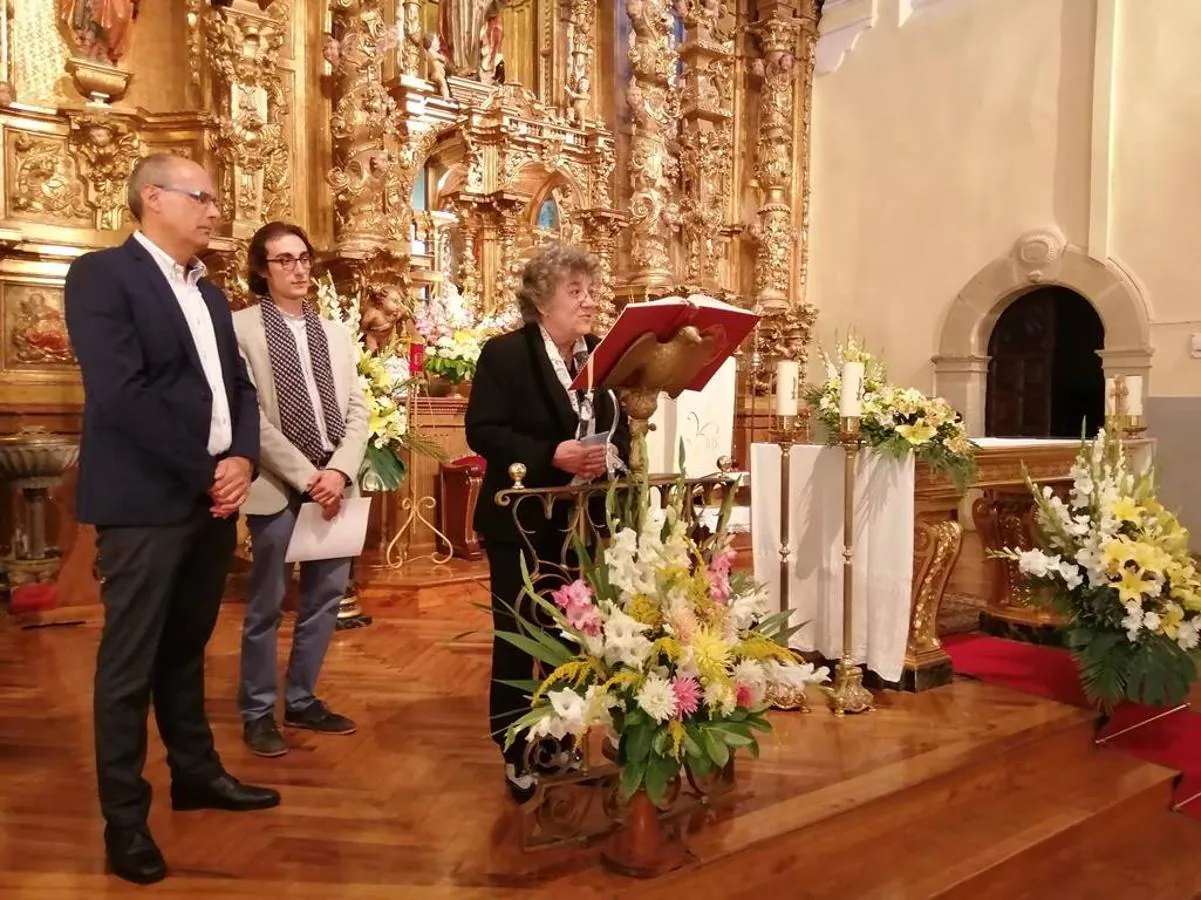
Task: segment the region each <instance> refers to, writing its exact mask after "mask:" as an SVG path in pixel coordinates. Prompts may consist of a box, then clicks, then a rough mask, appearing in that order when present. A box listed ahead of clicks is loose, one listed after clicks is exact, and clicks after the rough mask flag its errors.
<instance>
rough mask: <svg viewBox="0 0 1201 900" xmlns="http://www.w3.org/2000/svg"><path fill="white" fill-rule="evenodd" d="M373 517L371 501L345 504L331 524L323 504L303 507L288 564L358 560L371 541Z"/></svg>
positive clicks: (354, 500) (361, 499)
mask: <svg viewBox="0 0 1201 900" xmlns="http://www.w3.org/2000/svg"><path fill="white" fill-rule="evenodd" d="M370 514H371V498H370V497H350V498H348V499H345V500H343V501H342V508H341V509H340V510H338V514H337V515H336V516H334V517H333V518H332V519H329V520H326V519H325V518H324V517H323V514H322V509H321V504H320V503H305V504H302V505H301V507H300V512H298V513H297V515H296V527H295V528H294V529H293V530H292V540H291V541H290V542H289V544H288V552H287V555H286V556H285V557H284V561H285V562H290V563H294V562H308V561H310V560H317V559H349V558H352V557H355V556H358V555H359V554H361V553H362V552H363V544H364V543H365V542H366V540H367V517H368V516H369V515H370Z"/></svg>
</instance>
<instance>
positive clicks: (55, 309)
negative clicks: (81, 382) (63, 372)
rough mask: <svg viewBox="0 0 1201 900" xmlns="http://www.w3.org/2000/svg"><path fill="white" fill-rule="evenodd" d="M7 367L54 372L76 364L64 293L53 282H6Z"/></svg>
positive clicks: (5, 361)
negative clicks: (65, 312) (68, 327)
mask: <svg viewBox="0 0 1201 900" xmlns="http://www.w3.org/2000/svg"><path fill="white" fill-rule="evenodd" d="M4 309H5V312H6V318H5V322H4V333H5V335H6V337H7V340H5V342H4V369H5V371H6V372H13V371H34V372H36V371H45V370H50V371H54V370H57V369H61V368H63V367H64V366H65V367H67V368H68V370H69V369H70V367H71V366H72V365H73V364H74V363H75V354H74V353H73V352H72V351H71V342H70V339H69V338H68V337H67V322H66V319H65V318H64V317H63V292H62V289H61V288H60V287H58V286H57V285H53V284H23V283H10V284H7V285H5V293H4Z"/></svg>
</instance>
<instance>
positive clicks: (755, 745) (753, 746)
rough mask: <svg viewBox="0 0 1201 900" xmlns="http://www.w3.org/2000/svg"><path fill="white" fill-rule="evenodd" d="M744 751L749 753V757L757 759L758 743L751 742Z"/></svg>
mask: <svg viewBox="0 0 1201 900" xmlns="http://www.w3.org/2000/svg"><path fill="white" fill-rule="evenodd" d="M746 749H747V752H748V753H750V754H751V756H753V757H754V758H755V759H758V758H759V742H758V741H756V740H752V741H751V743H750V746H749V747H747V748H746Z"/></svg>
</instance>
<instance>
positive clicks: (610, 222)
mask: <svg viewBox="0 0 1201 900" xmlns="http://www.w3.org/2000/svg"><path fill="white" fill-rule="evenodd" d="M580 219H581V220H582V223H583V226H584V242H585V243H586V244H587V245H588V249H589V250H591V251H592V254H593V255H594V256H595V257H596V259H597V262H598V263H599V266H600V271H599V272H598V273H597V285H596V299H597V307H598V309H597V330H598V331H601V332H604V331H607V330H608V329H609V326H611V325H612V324H613V321H614V320H615V319H616V317H617V307H616V305H615V303H614V296H613V258H614V256H615V255H616V253H617V236H618V234H619V233H620V231H621V227H622V217H621V215H620V214H619V213H616V212H614V211H612V210H603V209H593V210H588V211H586V212H582V213H581V214H580Z"/></svg>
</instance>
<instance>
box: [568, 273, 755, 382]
mask: <svg viewBox="0 0 1201 900" xmlns="http://www.w3.org/2000/svg"><path fill="white" fill-rule="evenodd" d="M758 321H759V315H758V314H757V313H753V312H750V311H749V310H745V309H742V308H740V307H737V306H731V305H730V304H729V303H722V302H721V301H720V300H714V299H713V298H712V297H706V296H704V295H702V294H693V295H691V296H690V297H687V298H685V297H665V298H664V299H662V300H651V301H648V302H646V303H631V304H629V305H628V306H627V307H626V308H625V309H623V310H622V311H621V315H620V316H618V317H617V321H616V322H614V323H613V327H612V328H610V329H609V333H608V334H607V335H605V337H604V340H602V341H601V342H600V343H599V344H597V345H596V349H595V350H593V351H592V355H591V356H590V357H589V358H588V364H587V365H585V366H583V367H582V368H581V369H580V371H579V374H577V375H576V377H575V380H574V381H573V382H572V383H571V386H572V387H573V388H574V389H575V390H589V389H591V388H593V387H598V386H600V387H623V386H624V385H622V384H620V383H613V382H612V381H611V379H610V375H612V374H619V373H614V372H613V369H614V367H615V366H616V365H617V363H618V362H619V361H620V360H621V359H622V357H623V356H624V355H625V353H626V351H627V350H629V349H630V348H631V347H633V346H634V345H635V344H637V343H642V344H644V345H645V344H648V343H649V344H652V345H653V344H654V343H656V342H657V341H664V342H665V341H669V340H671V338H672V337H673V336H674V335H675V334H676V333H677V332H678V331H679V330H680V329H681V328H685V327H686V326H692V327H693V328H695V329H696V331H697V332H698V333H699V337H700V341H701V343H702V345H703V348H704V352H705V355H706V356H707V357H708V358H707V361H706V362H704V364H703V365H701V366H700V368H699V369H698V370H697V371H696V373H695V374H694V375H693V376H692V377H691V378H690V379H689V380H688V382H687V383H686V384H684V385H682V386H681V387H682V389H683V390H690V391H699V390H701V389H703V388H704V387H705V385H706V384H708V383H709V379H710V378H712V377H713V375H714V373H716V372H717V370H718V369H720V368H721V365H722V363H724V362H725V361H726V360H727V359H728V358H729V357H730V354H732V353H733V352H734V351H735V350H736V349H738V345H739V344H741V343H742V341H743V340H744V339H745V338H746V336H747V335H748V334H750V333H751V330H752V329H753V328H754V327H755V323H757V322H758ZM647 350H648V351H650V352H653V348H652V347H647ZM620 380H621V378H620V377H619V379H618V381H620ZM670 393H672V395H673V396H674V395H675V394H678V391H674V392H670Z"/></svg>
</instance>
